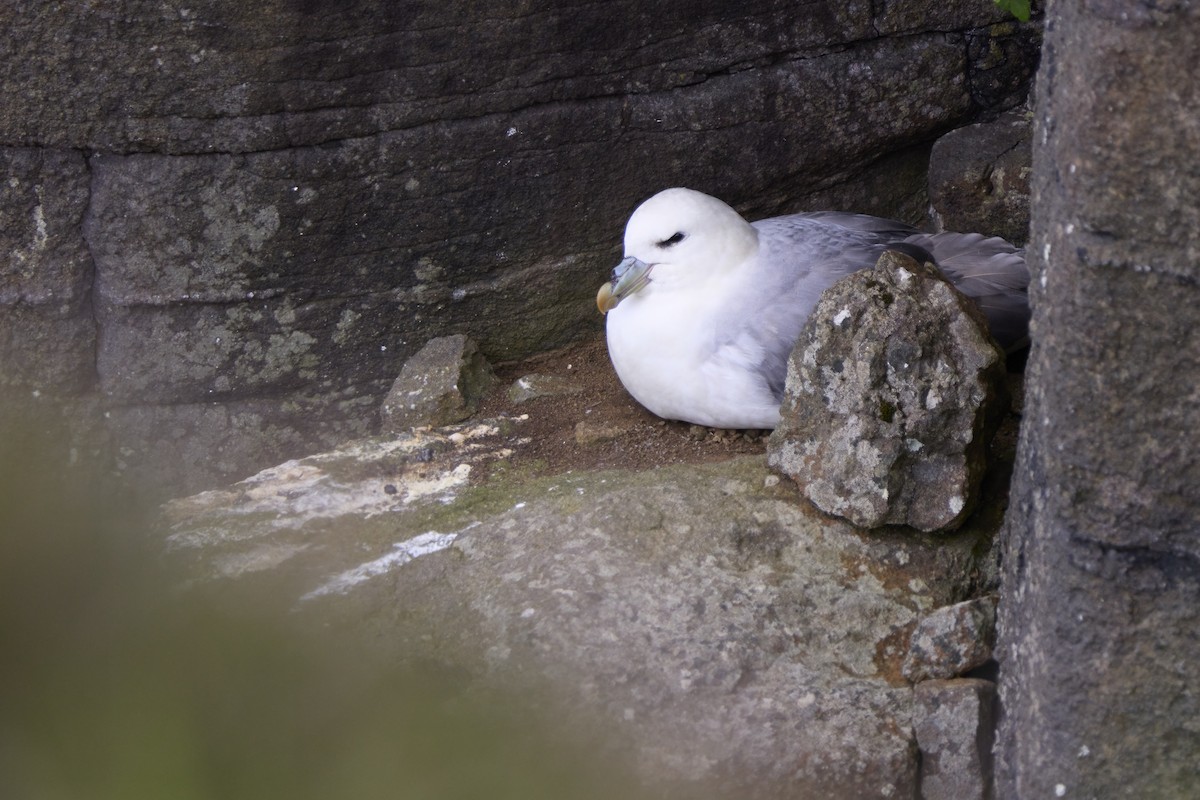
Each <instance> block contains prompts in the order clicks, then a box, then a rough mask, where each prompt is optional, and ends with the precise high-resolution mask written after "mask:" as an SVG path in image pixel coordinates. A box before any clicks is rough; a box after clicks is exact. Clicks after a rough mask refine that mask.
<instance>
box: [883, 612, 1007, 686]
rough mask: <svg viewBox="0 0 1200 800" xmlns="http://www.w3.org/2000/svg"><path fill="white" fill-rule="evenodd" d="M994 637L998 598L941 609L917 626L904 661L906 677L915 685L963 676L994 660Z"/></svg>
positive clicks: (923, 619)
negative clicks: (934, 679) (918, 682)
mask: <svg viewBox="0 0 1200 800" xmlns="http://www.w3.org/2000/svg"><path fill="white" fill-rule="evenodd" d="M995 638H996V598H995V597H991V596H988V597H979V598H976V599H974V600H967V601H964V602H962V603H955V604H954V605H951V606H946V607H944V608H939V609H937V610H936V611H934V612H933V613H931V614H929V615H928V616H926V617H924V618H922V619H921V621H920V622H919V623H917V627H916V630H914V631H913V634H912V638H910V639H909V646H908V656H907V657H906V658H905V659H904V670H903V671H904V677H906V678H908V679H909V680H910V681H913V682H914V683H915V682H917V681H923V680H928V679H930V678H953V677H956V676H959V675H963V674H965V673H967V672H969V671H970V670H973V669H975V668H976V667H980V666H983V665H984V664H986V663H987V662H988V660H989V659H991V657H992V646H993V645H994V644H995Z"/></svg>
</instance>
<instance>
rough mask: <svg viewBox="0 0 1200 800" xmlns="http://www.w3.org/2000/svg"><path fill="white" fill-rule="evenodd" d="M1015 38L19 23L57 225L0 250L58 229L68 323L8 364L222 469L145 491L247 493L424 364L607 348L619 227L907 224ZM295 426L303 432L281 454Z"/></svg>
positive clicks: (28, 13) (15, 126)
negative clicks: (198, 448)
mask: <svg viewBox="0 0 1200 800" xmlns="http://www.w3.org/2000/svg"><path fill="white" fill-rule="evenodd" d="M1003 19H1004V15H1003V13H1002V12H1000V11H998V10H997V9H995V8H994V7H992V5H991V4H987V3H985V4H979V3H975V2H967V1H966V0H961V1H956V2H949V3H945V2H943V3H928V4H917V5H911V6H909V5H895V4H893V5H891V6H887V7H883V6H879V5H878V4H875V5H872V4H849V5H845V4H836V3H823V4H817V5H815V6H812V7H805V8H804V9H803V10H802V11H797V9H796V8H795V7H794V6H793V5H792V4H789V3H785V2H782V0H756V1H755V2H753V3H751V4H749V5H747V4H745V3H732V2H719V3H711V4H706V5H705V7H704V8H703V9H701V10H696V9H693V8H690V7H689V8H687V9H684V8H682V7H680V8H677V9H655V10H654V11H652V12H651V11H649V10H647V9H644V8H643V7H642V6H640V5H639V4H636V3H631V2H617V3H605V4H585V3H570V4H567V5H564V4H562V3H556V2H555V3H552V2H549V0H535V2H533V3H527V4H522V5H521V6H520V7H519V8H518V7H517V6H504V7H491V6H489V7H487V8H486V9H485V8H484V7H483V6H477V5H472V4H454V3H450V4H443V5H441V6H438V7H437V8H436V9H435V8H433V7H427V6H425V5H423V4H419V3H415V2H402V3H396V4H390V5H388V6H387V7H386V8H384V7H382V6H380V4H378V3H368V2H366V0H352V1H351V2H333V0H309V1H308V2H304V3H292V4H279V3H275V4H270V5H269V6H267V7H262V8H260V7H254V8H253V9H252V10H251V9H250V8H249V7H247V6H246V4H244V3H234V2H232V1H231V0H200V1H199V2H189V3H186V4H184V3H178V2H173V1H172V2H166V3H160V2H149V0H122V2H119V3H114V4H111V5H110V6H107V7H106V10H105V12H104V13H97V12H96V10H95V9H94V8H92V7H91V6H88V5H86V4H84V5H80V4H71V3H43V2H35V0H16V2H11V3H8V4H6V5H5V7H4V10H2V11H0V53H4V54H5V55H4V57H3V58H0V89H2V91H0V150H3V152H4V153H6V155H4V156H3V158H5V159H7V160H10V161H11V160H12V159H18V160H19V159H21V158H28V156H26V155H22V153H23V152H24V149H25V148H33V149H34V152H36V153H40V154H41V155H38V156H36V158H37V159H41V162H42V164H43V166H42V167H40V169H43V170H46V169H48V168H47V167H45V165H47V164H51V163H55V164H57V163H61V164H63V165H67V164H69V165H70V176H69V177H68V176H67V174H66V173H65V172H63V171H62V170H64V169H66V167H65V166H64V167H61V168H60V167H54V168H53V169H52V170H51V171H50V172H47V173H46V174H47V175H51V174H53V175H54V176H55V177H54V178H53V180H48V182H45V188H46V189H47V190H48V191H50V192H51V193H55V194H59V195H60V196H61V197H63V198H68V199H69V202H68V201H64V202H59V201H57V200H51V199H47V200H46V201H45V202H42V203H41V204H40V205H39V204H38V203H36V202H33V201H31V200H30V198H31V197H33V195H32V194H30V191H32V190H31V189H30V188H29V187H30V186H32V185H33V183H30V184H28V185H27V186H26V188H25V189H21V190H19V191H18V192H16V193H15V194H9V195H4V197H2V198H0V201H2V203H3V204H4V208H3V209H0V217H2V218H3V219H4V220H5V222H6V223H7V222H9V221H11V222H13V227H12V228H11V231H12V232H11V234H9V233H7V232H6V234H5V235H6V236H11V237H12V242H13V243H14V244H13V245H11V246H12V247H13V251H12V252H17V251H19V252H25V251H24V250H22V249H21V248H25V247H26V245H27V244H29V243H31V242H33V243H36V242H38V241H40V240H39V238H38V237H39V236H41V235H42V234H41V233H39V231H41V230H42V229H41V227H39V225H40V224H41V223H39V220H42V221H43V222H44V223H45V231H46V234H47V235H48V236H49V237H50V239H51V240H53V241H56V242H61V245H55V247H54V248H53V249H52V251H53V253H54V264H47V265H46V266H45V268H44V269H43V270H42V274H43V275H44V276H46V277H45V278H44V280H45V281H48V280H50V279H51V277H50V276H57V277H54V278H53V283H54V285H53V287H51V288H50V289H48V291H52V292H53V293H54V294H55V296H56V297H70V298H72V299H71V300H70V302H69V303H67V304H66V305H63V304H61V303H58V304H49V305H48V304H44V303H43V304H41V305H38V306H37V307H36V308H32V307H28V306H27V305H22V304H18V303H16V301H13V300H12V299H11V297H10V295H7V294H6V295H4V297H3V298H0V308H2V309H3V310H4V312H5V313H4V314H0V318H6V319H9V320H12V322H11V324H10V323H0V365H3V366H5V367H6V369H5V375H6V377H7V375H10V374H18V375H19V376H20V380H21V381H23V382H29V383H31V384H33V385H34V387H35V388H40V389H41V390H42V391H48V390H54V391H63V392H74V393H91V394H96V395H99V396H100V397H101V398H102V399H103V401H104V404H105V405H106V407H107V409H108V410H112V411H113V413H114V415H115V416H120V417H122V418H123V419H124V420H125V421H126V423H127V424H126V425H125V426H122V427H121V429H120V431H116V430H114V433H115V434H117V438H119V439H122V440H124V437H126V436H132V437H134V438H133V439H131V440H129V441H128V442H127V443H126V442H124V441H123V442H122V443H121V445H120V446H124V445H125V444H128V447H130V448H132V449H133V450H135V451H137V452H139V453H141V454H142V455H143V456H144V457H146V458H156V456H154V453H153V448H149V449H148V448H146V447H143V444H142V443H143V442H148V443H153V442H154V441H156V440H159V439H168V438H171V437H172V435H173V432H174V431H176V430H180V429H183V430H188V431H195V434H196V441H197V442H199V441H209V442H213V441H221V440H228V439H231V438H238V439H240V440H241V443H240V444H239V448H238V452H239V453H240V455H239V457H238V458H236V459H234V458H222V459H221V463H222V464H223V465H224V466H223V467H222V468H221V470H214V469H211V468H209V467H206V466H203V465H201V466H200V468H199V470H198V471H195V472H190V473H189V472H187V471H181V470H179V469H178V465H177V464H175V463H173V462H172V461H171V460H170V459H169V457H168V458H166V459H164V460H158V461H155V462H154V463H148V464H146V465H144V468H142V469H141V470H140V474H142V475H151V476H153V475H161V476H163V477H164V479H166V478H167V476H170V477H169V482H176V481H177V480H178V479H180V478H182V479H183V480H184V481H185V483H186V484H187V485H191V486H196V485H200V484H205V483H210V482H212V481H214V480H218V479H219V478H220V476H221V475H225V476H227V477H230V478H232V477H234V476H236V475H238V474H239V473H240V474H244V472H245V471H249V470H252V469H254V468H258V467H261V466H264V465H266V464H269V463H271V462H273V461H274V460H276V459H277V457H278V454H279V453H280V452H281V449H283V450H287V449H289V448H290V447H291V446H292V445H291V444H289V443H291V442H298V441H305V442H310V443H318V442H324V443H330V442H332V441H333V440H335V439H336V438H337V437H338V436H339V435H340V433H339V432H341V431H344V430H346V429H348V428H354V427H356V426H359V425H361V424H364V423H365V424H370V422H371V421H370V420H367V421H364V420H363V419H362V418H360V417H359V416H358V415H359V414H360V410H359V409H360V405H361V403H360V402H359V401H360V400H363V401H366V404H367V405H373V406H377V405H378V403H379V402H380V401H381V400H382V398H383V395H384V394H385V393H386V391H387V389H388V386H389V385H390V382H391V381H392V379H393V378H394V377H395V375H396V374H397V373H398V372H399V370H400V368H401V366H402V364H403V363H404V360H405V359H406V358H408V357H409V356H410V355H412V354H413V353H414V352H415V351H416V349H417V348H418V347H419V346H420V345H421V344H422V343H423V342H425V341H426V340H428V339H429V338H431V337H435V336H439V335H445V334H448V333H452V332H465V333H468V334H470V335H471V336H472V337H473V338H474V339H475V340H476V341H478V342H479V345H480V347H481V349H482V350H483V351H484V353H485V354H486V355H487V356H488V357H489V358H492V359H493V360H496V361H500V360H505V359H510V358H517V357H520V356H522V355H526V354H529V353H532V352H535V351H539V350H544V349H547V348H551V347H554V346H558V345H561V344H564V343H567V342H569V341H571V340H573V339H577V338H579V337H580V336H581V335H584V334H587V333H590V332H593V331H595V330H596V329H597V328H598V326H599V324H600V322H599V318H598V317H597V315H595V314H594V310H593V308H592V304H591V295H592V291H593V289H594V286H595V284H596V281H597V280H598V276H602V275H603V274H604V273H605V272H606V271H607V269H608V268H609V267H610V266H611V264H612V262H613V260H614V258H615V254H616V248H617V246H618V244H619V240H620V232H621V226H622V224H623V222H624V220H625V219H626V218H627V217H628V214H629V212H630V210H631V209H632V208H633V207H634V206H635V205H636V203H637V202H639V201H640V200H642V199H644V198H645V197H646V196H648V195H650V194H651V193H653V192H654V191H657V190H659V189H661V188H663V187H664V186H668V185H677V184H687V185H693V186H696V187H697V188H700V189H703V190H706V191H709V192H713V193H716V194H719V195H721V196H723V197H725V198H727V199H729V200H730V201H732V202H734V203H735V204H737V205H738V206H739V208H740V210H743V211H745V212H747V213H749V214H751V215H767V214H773V213H779V212H782V211H788V210H797V209H799V208H801V207H809V208H854V209H858V210H862V211H868V212H879V213H886V214H890V215H897V216H903V217H906V218H909V219H917V218H919V217H920V216H922V214H923V213H924V210H925V207H926V197H925V188H924V187H925V175H924V172H925V168H926V164H927V156H928V146H929V142H930V141H931V140H932V139H933V138H934V137H935V136H936V135H937V134H938V133H940V132H942V131H944V130H946V129H949V128H951V127H954V126H956V125H959V124H963V123H966V122H970V121H972V120H974V119H976V118H977V117H978V116H979V114H980V113H986V112H987V111H988V110H991V109H994V108H997V107H1003V106H1005V105H1006V104H1011V103H1012V102H1017V101H1016V100H1014V99H1012V98H1009V97H1007V96H1002V94H998V93H996V92H992V91H990V90H987V91H984V90H982V89H981V87H983V86H984V83H983V82H981V81H980V79H979V78H980V76H981V75H984V74H994V75H997V76H998V75H1010V76H1017V79H1018V82H1019V76H1020V74H1021V69H1022V66H1021V64H1022V58H1020V57H1017V56H1019V55H1020V54H1021V53H1022V52H1024V51H1023V50H1022V49H1021V46H1017V45H1016V43H1017V42H1028V41H1034V40H1036V29H1035V28H1034V27H1030V26H1025V27H1013V26H1010V25H997V24H996V23H998V22H1000V21H1001V20H1003ZM614 23H615V24H614ZM451 31H453V34H451V33H450V32H451ZM989 43H990V44H989ZM1010 45H1012V47H1010ZM1009 51H1011V53H1012V54H1013V57H1012V58H1008V59H1006V58H999V59H997V58H996V57H995V55H994V54H995V52H1009ZM85 54H86V55H85ZM1031 61H1032V56H1028V57H1024V65H1025V68H1026V69H1027V68H1028V66H1029V63H1030V62H1031ZM1000 82H1001V83H1004V81H1003V80H1001V81H1000ZM713 153H719V154H720V158H712V157H711V156H712V154H713ZM20 180H22V181H24V180H25V178H20ZM34 183H36V181H34ZM55 186H61V187H63V188H62V189H61V191H60V189H57V188H54V187H55ZM34 208H40V209H41V214H42V216H41V217H38V216H36V215H35V214H34V213H33V212H32V210H33V209H34ZM6 241H7V240H6ZM81 255H82V256H83V258H81ZM91 262H94V264H95V270H94V288H92V278H91V275H92V272H91V266H90V263H91ZM9 269H10V268H9V267H0V274H6V270H9ZM81 270H82V272H81ZM81 274H82V275H84V276H85V278H86V280H85V281H84V283H83V284H82V286H80V284H79V281H78V276H79V275H81ZM89 292H90V294H89ZM86 297H90V298H92V299H94V304H93V303H89V302H88V301H86V300H83V301H81V300H80V298H86ZM22 302H24V301H22ZM9 312H12V313H11V314H10V313H9ZM10 365H12V366H11V370H10V369H8V368H9V366H10ZM214 404H216V405H220V406H224V407H226V408H227V413H224V414H220V413H208V412H207V411H205V410H204V409H205V408H206V407H208V406H212V405H214ZM245 404H253V405H254V407H255V409H256V412H255V413H257V414H258V415H260V419H261V424H260V425H259V426H258V428H259V430H260V433H257V434H256V433H254V430H253V426H250V425H243V424H241V423H240V422H237V421H236V420H239V419H243V416H242V415H241V413H240V412H239V411H238V409H239V408H240V407H242V406H244V405H245ZM301 406H303V407H304V408H306V409H309V410H314V409H317V411H316V413H313V414H310V415H309V416H308V417H307V418H306V420H305V422H304V425H303V426H301V427H297V426H296V425H295V421H296V420H297V419H298V418H299V417H298V415H297V413H296V410H297V408H298V407H301ZM131 409H137V410H136V411H132V410H131ZM142 409H145V410H146V412H145V413H143V411H142ZM151 409H152V410H151ZM222 419H227V420H230V424H229V425H228V426H226V427H224V428H218V427H214V426H217V425H220V424H221V423H220V420H222ZM142 424H145V425H155V427H147V428H140V427H138V426H139V425H142ZM254 440H257V443H258V445H259V447H260V449H261V452H260V453H259V454H258V455H257V456H256V455H255V452H254V447H253V444H254ZM292 452H303V451H302V450H301V451H292ZM226 468H228V469H230V470H232V471H231V472H230V471H226ZM189 476H190V477H189ZM214 476H215V477H214Z"/></svg>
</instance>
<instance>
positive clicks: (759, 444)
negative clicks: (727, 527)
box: [478, 335, 769, 474]
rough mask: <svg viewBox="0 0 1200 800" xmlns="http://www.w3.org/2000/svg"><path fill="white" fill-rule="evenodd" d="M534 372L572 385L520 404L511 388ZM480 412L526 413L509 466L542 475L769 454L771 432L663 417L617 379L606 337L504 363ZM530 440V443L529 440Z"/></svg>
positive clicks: (484, 414)
mask: <svg viewBox="0 0 1200 800" xmlns="http://www.w3.org/2000/svg"><path fill="white" fill-rule="evenodd" d="M527 375H546V376H552V377H554V378H558V379H561V381H563V382H565V385H566V386H567V387H569V389H568V390H564V391H558V392H556V393H554V394H551V395H547V396H542V397H535V398H533V399H530V400H525V401H524V402H516V401H515V400H514V399H513V398H512V397H510V394H509V390H510V389H511V388H512V387H513V384H514V383H515V382H516V381H517V380H518V379H520V378H522V377H524V376H527ZM496 378H497V380H496V382H495V383H494V384H493V386H492V388H491V390H490V391H489V392H488V394H487V396H486V397H485V398H484V400H483V402H482V403H481V405H480V409H479V412H478V417H480V418H485V419H486V418H492V417H501V416H504V417H514V418H516V417H521V416H524V415H527V416H528V419H525V420H522V421H521V422H520V423H518V427H517V428H516V431H515V433H516V436H515V437H514V440H522V441H520V442H515V443H514V445H513V448H514V453H513V456H512V458H511V459H510V460H509V465H510V466H513V467H519V468H522V469H524V470H528V471H530V472H532V473H535V474H540V473H547V474H549V473H560V472H566V471H568V470H591V469H608V468H627V469H648V468H651V467H661V466H666V465H669V464H678V463H703V462H711V461H720V460H723V459H727V458H730V457H733V456H737V455H746V454H756V453H763V452H764V451H765V450H766V435H767V433H769V431H731V430H719V429H715V428H706V427H702V426H699V425H691V424H688V423H684V422H670V421H667V420H663V419H660V418H658V417H656V416H654V415H653V414H651V413H650V412H649V411H647V410H645V409H644V408H642V407H641V406H640V405H638V403H637V401H636V400H634V399H633V398H632V397H630V396H629V393H628V392H626V391H625V389H624V387H622V386H621V382H620V381H619V380H618V379H617V375H616V372H614V371H613V367H612V364H611V363H610V362H609V360H608V350H607V349H606V347H605V342H604V337H603V335H597V336H596V337H594V338H592V339H589V340H587V341H584V342H580V343H578V344H574V345H570V346H568V347H564V348H561V349H559V350H554V351H551V352H548V353H543V354H540V355H538V356H535V357H533V358H530V359H527V360H525V361H521V362H519V363H514V364H502V365H500V366H498V367H497V368H496ZM524 440H527V441H524Z"/></svg>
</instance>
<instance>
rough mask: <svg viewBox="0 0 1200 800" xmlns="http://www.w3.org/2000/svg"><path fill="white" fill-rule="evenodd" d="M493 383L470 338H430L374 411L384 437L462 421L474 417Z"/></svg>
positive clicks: (489, 371) (485, 362) (485, 361)
mask: <svg viewBox="0 0 1200 800" xmlns="http://www.w3.org/2000/svg"><path fill="white" fill-rule="evenodd" d="M493 380H495V375H494V373H493V372H492V367H491V365H490V364H488V362H487V359H486V358H484V357H483V355H482V354H481V353H480V352H479V347H478V346H477V345H476V344H475V342H473V341H472V340H471V339H469V338H467V337H466V336H463V335H462V334H456V335H454V336H441V337H438V338H437V339H430V340H429V341H428V342H426V343H425V346H424V347H422V348H421V349H420V350H418V351H417V353H416V355H414V356H413V357H412V358H410V359H409V360H408V361H406V362H404V369H402V370H400V376H399V377H398V378H396V382H395V383H393V384H392V388H391V391H389V392H388V395H387V397H386V398H384V401H383V406H382V408H381V409H380V417H381V418H382V429H383V432H384V433H395V432H396V431H399V430H403V429H404V428H412V427H418V426H427V427H428V426H433V427H436V426H440V425H450V424H453V423H455V422H462V421H463V420H464V419H466V418H467V417H469V416H471V415H472V414H474V413H475V411H476V409H478V408H479V401H480V399H482V397H483V393H484V392H486V391H487V389H488V387H489V386H491V384H492V381H493Z"/></svg>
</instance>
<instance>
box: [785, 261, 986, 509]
mask: <svg viewBox="0 0 1200 800" xmlns="http://www.w3.org/2000/svg"><path fill="white" fill-rule="evenodd" d="M1006 404H1007V394H1006V391H1005V388H1004V356H1003V354H1002V353H1001V352H1000V350H999V348H998V347H997V346H996V344H995V342H994V341H993V340H992V339H991V336H990V335H989V334H988V332H987V328H986V325H985V324H984V322H983V321H982V317H981V315H980V312H979V311H978V309H976V308H975V306H974V304H973V303H972V302H971V301H970V300H968V299H967V298H966V297H964V296H963V295H962V294H961V293H959V292H958V290H957V289H955V288H954V287H953V286H951V285H950V283H949V282H948V281H946V280H945V279H944V278H943V277H942V276H941V275H940V273H939V272H938V271H937V270H936V268H934V267H933V266H932V265H922V264H919V263H918V262H916V261H915V260H913V259H912V258H909V257H908V256H905V255H902V254H900V253H896V252H891V251H889V252H887V253H885V254H884V255H883V257H881V258H880V260H879V263H878V264H877V265H876V266H875V268H874V269H869V270H863V271H861V272H858V273H856V274H854V275H851V276H849V277H847V278H844V279H843V280H841V281H839V282H838V283H837V284H836V285H835V286H833V287H831V288H830V289H829V290H828V291H826V292H825V294H824V295H823V296H822V298H821V301H820V303H818V305H817V307H816V309H815V311H814V312H813V314H812V316H811V317H810V318H809V321H808V323H807V324H806V325H805V327H804V330H803V331H802V332H801V335H800V339H799V341H798V342H797V344H796V347H795V349H794V350H793V351H792V354H791V356H790V358H789V362H788V378H787V389H786V392H785V396H784V401H783V405H782V408H781V410H780V415H781V422H780V424H779V426H778V427H777V428H776V429H775V431H774V433H772V434H771V437H770V440H769V443H768V453H769V456H770V463H771V466H772V467H774V468H775V469H776V470H778V471H780V472H782V473H784V474H785V475H787V476H788V477H790V478H792V479H793V480H795V481H796V483H797V484H799V486H800V489H801V491H802V492H803V493H804V495H805V496H806V497H807V498H808V499H809V500H810V501H812V502H813V503H814V504H815V505H816V506H817V507H818V508H820V509H822V510H823V511H826V512H828V513H830V514H837V515H838V516H841V517H845V518H846V519H848V520H850V521H851V522H853V523H854V524H856V525H860V526H863V527H868V528H871V527H878V526H881V525H909V526H912V527H914V528H918V529H920V530H923V531H936V530H948V529H952V528H954V527H956V526H957V525H959V524H961V522H962V521H963V520H964V519H965V518H966V516H967V515H968V514H969V513H970V512H971V510H972V508H973V507H974V505H975V503H976V501H977V495H978V489H979V483H980V480H981V479H982V477H983V473H984V469H985V467H986V460H985V455H986V449H987V444H988V439H989V437H990V435H991V433H993V432H994V430H995V425H996V424H997V423H998V421H999V419H1000V416H1001V415H1002V413H1003V411H1004V409H1005V408H1006Z"/></svg>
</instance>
